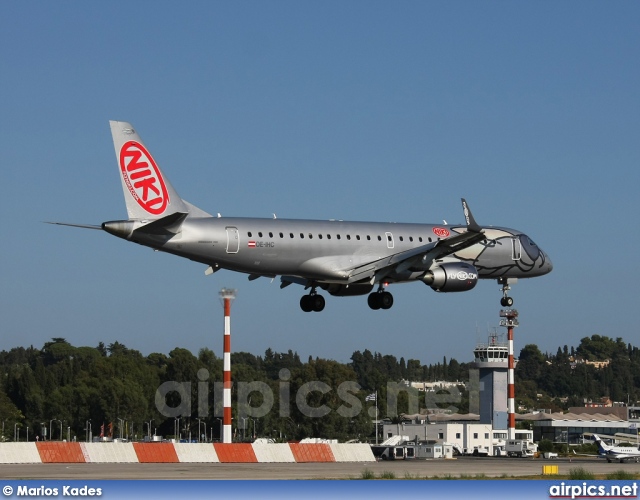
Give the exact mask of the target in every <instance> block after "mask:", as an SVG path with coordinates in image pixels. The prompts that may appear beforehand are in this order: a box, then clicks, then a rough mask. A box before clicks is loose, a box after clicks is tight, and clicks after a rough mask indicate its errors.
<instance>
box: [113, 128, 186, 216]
mask: <svg viewBox="0 0 640 500" xmlns="http://www.w3.org/2000/svg"><path fill="white" fill-rule="evenodd" d="M109 124H110V125H111V135H112V136H113V146H114V148H115V151H116V158H117V159H118V170H119V173H120V180H121V181H122V190H123V192H124V199H125V203H126V205H127V213H128V214H129V219H130V220H155V219H162V218H164V217H167V216H168V215H172V214H174V213H183V214H188V213H189V212H192V211H193V210H190V208H195V207H193V206H192V205H189V204H188V203H186V202H185V201H183V200H182V198H180V196H178V193H177V192H176V190H175V189H174V188H173V186H172V185H171V183H170V182H169V180H168V179H167V178H166V177H165V176H164V174H163V173H162V171H161V170H160V167H159V166H158V164H157V163H156V161H155V160H154V159H153V156H151V153H150V152H149V150H148V149H147V148H146V147H145V145H144V143H143V142H142V139H140V136H139V135H138V133H137V132H136V131H135V129H134V128H133V127H132V126H131V124H130V123H127V122H118V121H110V122H109ZM196 210H197V209H196Z"/></svg>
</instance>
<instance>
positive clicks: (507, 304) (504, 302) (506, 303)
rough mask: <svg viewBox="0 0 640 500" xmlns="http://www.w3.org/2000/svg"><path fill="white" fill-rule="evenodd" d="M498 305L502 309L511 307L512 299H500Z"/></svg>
mask: <svg viewBox="0 0 640 500" xmlns="http://www.w3.org/2000/svg"><path fill="white" fill-rule="evenodd" d="M500 305H501V306H502V307H511V306H512V305H513V299H512V298H511V297H502V298H501V299H500Z"/></svg>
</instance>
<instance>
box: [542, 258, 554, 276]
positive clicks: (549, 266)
mask: <svg viewBox="0 0 640 500" xmlns="http://www.w3.org/2000/svg"><path fill="white" fill-rule="evenodd" d="M544 257H545V259H544V266H543V269H544V271H545V273H550V272H551V271H553V262H551V259H550V258H549V256H548V255H547V254H546V253H545V254H544Z"/></svg>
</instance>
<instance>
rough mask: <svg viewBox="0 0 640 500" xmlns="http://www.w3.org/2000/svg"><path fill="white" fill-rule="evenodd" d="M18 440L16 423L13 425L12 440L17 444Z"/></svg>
mask: <svg viewBox="0 0 640 500" xmlns="http://www.w3.org/2000/svg"><path fill="white" fill-rule="evenodd" d="M18 439H20V434H19V432H18V422H16V423H15V424H14V425H13V440H14V441H15V442H16V443H17V442H18Z"/></svg>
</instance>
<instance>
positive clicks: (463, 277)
mask: <svg viewBox="0 0 640 500" xmlns="http://www.w3.org/2000/svg"><path fill="white" fill-rule="evenodd" d="M420 279H421V281H422V282H423V283H424V284H425V285H429V286H430V287H431V288H433V289H434V290H435V291H436V292H466V291H467V290H471V289H472V288H473V287H475V286H476V283H477V282H478V270H477V269H476V268H475V267H474V266H472V265H471V264H465V263H464V262H447V263H444V264H439V265H437V266H436V267H433V268H431V269H429V270H428V271H427V272H426V273H424V276H422V278H420Z"/></svg>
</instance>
